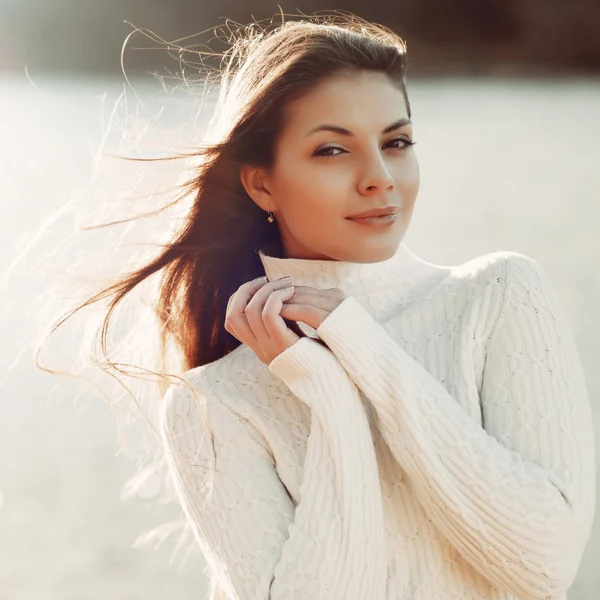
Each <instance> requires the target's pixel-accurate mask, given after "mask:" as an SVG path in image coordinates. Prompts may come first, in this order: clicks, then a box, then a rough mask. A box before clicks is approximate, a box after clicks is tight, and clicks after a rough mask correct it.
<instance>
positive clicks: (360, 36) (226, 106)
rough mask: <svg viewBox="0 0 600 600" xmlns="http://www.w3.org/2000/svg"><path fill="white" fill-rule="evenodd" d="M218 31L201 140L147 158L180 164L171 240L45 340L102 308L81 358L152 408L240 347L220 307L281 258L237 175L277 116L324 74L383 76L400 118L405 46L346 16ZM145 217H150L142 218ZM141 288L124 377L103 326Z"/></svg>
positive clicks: (274, 233)
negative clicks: (129, 381) (190, 374)
mask: <svg viewBox="0 0 600 600" xmlns="http://www.w3.org/2000/svg"><path fill="white" fill-rule="evenodd" d="M290 16H292V15H290ZM227 31H228V33H230V34H231V39H230V47H229V49H228V50H227V51H226V52H224V53H223V54H222V55H219V56H220V58H221V60H222V62H221V65H222V66H221V68H220V69H218V70H217V73H216V80H217V81H218V86H219V95H218V100H217V103H216V108H215V111H214V113H213V115H212V118H211V119H210V122H209V125H208V129H207V131H206V135H205V136H204V139H202V140H198V143H197V147H196V148H194V149H193V151H192V152H188V153H178V154H176V155H174V156H169V157H167V158H158V159H148V160H174V159H187V161H188V165H189V171H188V172H187V176H186V177H185V180H184V181H183V182H181V183H180V184H179V186H178V189H177V193H176V194H175V197H174V199H173V201H172V202H170V203H169V206H170V207H173V206H175V205H177V203H180V204H181V206H182V207H183V208H182V210H180V211H179V217H178V219H177V226H176V227H174V228H173V234H172V236H171V237H170V239H168V240H167V241H166V243H165V244H164V246H163V247H162V248H161V249H160V251H159V252H158V253H157V255H156V256H154V257H153V258H152V259H151V260H145V261H144V262H143V263H142V264H140V265H138V266H137V268H134V269H132V270H131V271H130V272H129V273H127V274H125V275H121V276H119V278H118V280H117V281H115V282H114V283H112V284H111V285H109V286H107V287H104V288H103V289H101V291H98V292H96V293H94V294H93V295H91V296H90V297H87V298H86V299H85V301H84V302H81V303H78V304H77V306H75V308H73V309H71V310H69V311H68V312H67V313H64V314H63V315H62V316H61V317H60V318H59V319H58V320H56V321H55V322H54V323H53V324H52V325H51V326H50V327H49V333H48V335H51V334H52V333H54V331H56V329H58V328H59V327H60V326H62V324H63V323H64V322H65V321H66V320H67V319H69V318H70V317H71V316H73V315H74V314H75V313H76V312H77V311H79V310H81V309H82V308H84V307H89V306H90V305H93V304H96V303H99V302H100V301H107V302H108V306H107V309H106V311H105V313H104V318H103V320H102V323H101V326H99V327H98V328H97V330H96V339H97V341H99V342H100V343H99V347H100V348H101V352H102V356H101V358H100V359H98V358H96V357H95V356H92V358H91V361H92V363H93V364H94V365H95V366H96V367H98V368H99V369H100V370H101V371H102V372H104V373H107V374H109V375H111V376H112V377H114V378H116V379H117V380H118V381H120V379H119V375H128V376H131V377H134V378H135V377H139V378H142V379H145V378H146V377H147V375H148V374H153V375H157V376H158V379H157V380H156V381H154V382H153V385H155V384H158V387H157V388H156V389H157V390H159V393H158V396H157V397H162V394H164V392H165V391H166V389H167V388H168V386H169V385H170V382H171V381H172V379H173V378H175V379H181V378H180V376H181V375H182V374H183V373H184V372H186V371H188V370H190V369H195V368H197V367H201V366H203V365H206V364H208V363H211V362H213V361H216V360H219V359H220V358H222V357H224V356H226V355H227V354H228V353H230V352H231V351H232V350H234V349H235V348H236V347H237V346H239V345H240V342H239V340H237V339H236V338H235V337H234V336H232V335H231V334H230V333H228V332H227V331H226V330H225V329H224V326H223V325H224V320H225V312H226V307H227V302H228V300H229V298H230V296H231V295H232V294H233V293H234V292H235V291H236V290H237V288H238V287H239V286H240V285H241V284H242V283H245V282H247V281H249V280H251V279H254V278H256V277H258V276H261V275H264V269H263V266H262V264H261V261H260V257H259V256H258V255H257V249H258V248H261V247H262V248H265V247H269V248H270V252H269V253H273V254H274V255H275V256H283V254H282V252H283V249H282V245H281V238H280V235H279V232H278V228H277V225H276V224H275V223H270V222H269V221H268V220H267V216H268V215H267V214H266V213H265V212H264V211H263V210H262V209H261V208H259V207H258V206H257V205H256V204H255V203H254V202H253V201H252V200H251V199H250V197H249V196H248V194H247V193H246V191H245V189H244V187H243V186H242V184H241V181H240V176H239V174H240V167H241V165H243V164H251V165H254V166H261V167H267V168H269V167H271V166H272V165H273V162H274V148H275V143H276V140H277V139H278V136H279V135H280V133H281V132H282V130H283V128H284V127H285V107H286V105H287V104H288V103H289V102H290V101H291V100H295V99H297V98H299V97H302V96H303V95H304V94H306V93H307V92H308V91H310V90H311V89H312V88H314V87H315V86H316V85H318V84H319V83H320V82H321V81H323V80H324V79H325V78H327V77H330V76H332V75H337V74H352V73H359V72H361V71H374V72H381V73H385V74H386V75H387V76H388V77H389V79H390V81H391V82H392V83H393V84H394V85H396V86H397V87H398V88H399V89H400V90H401V91H402V93H403V95H404V99H405V101H406V106H407V110H408V114H409V115H410V104H409V102H408V97H407V95H406V88H405V74H406V47H405V44H404V42H403V40H402V39H401V38H400V37H399V36H398V35H396V34H395V33H393V32H392V31H390V30H389V29H387V28H385V27H383V26H381V25H376V24H373V23H370V22H367V21H364V20H362V19H360V18H359V17H356V16H355V15H350V14H347V15H346V16H343V15H342V16H340V15H339V14H337V15H335V14H332V15H320V16H316V15H313V16H311V17H306V16H305V15H302V19H300V20H297V21H289V20H288V21H287V22H282V23H281V24H280V25H279V26H276V27H275V26H271V24H267V25H259V24H258V23H253V24H251V25H249V26H238V27H237V30H235V28H232V26H231V24H228V26H227ZM169 46H170V47H171V48H172V47H173V46H174V45H173V44H172V43H169ZM181 50H182V51H186V49H185V48H181ZM188 52H192V51H191V50H189V51H188ZM194 54H197V55H198V56H201V55H202V53H201V52H197V53H196V52H194ZM213 57H214V55H213ZM213 75H214V73H213V72H212V71H211V70H210V69H206V75H205V77H206V81H209V82H210V81H215V79H212V77H213ZM132 160H139V159H132ZM149 216H152V213H151V214H148V213H145V214H144V215H143V217H144V218H146V219H147V218H148V217H149ZM150 280H152V281H153V282H154V287H153V288H152V289H153V290H154V296H153V297H152V299H151V301H150V303H149V304H150V305H151V308H152V315H153V317H154V318H153V319H148V320H147V322H145V323H144V326H143V328H142V329H143V330H139V331H132V332H130V337H131V340H132V343H133V344H136V343H137V344H138V345H139V344H143V343H144V342H143V338H145V336H147V335H148V331H147V330H148V328H154V332H155V334H154V337H155V339H157V340H159V343H158V344H157V347H156V351H155V352H156V355H155V356H154V357H153V359H152V361H151V365H152V368H150V365H149V366H148V367H142V366H140V365H137V366H136V367H133V369H134V370H127V369H125V368H124V367H125V366H130V367H131V366H132V365H131V363H130V361H129V360H128V361H127V363H122V362H117V361H115V360H111V359H110V358H109V353H108V351H107V336H108V332H109V328H110V326H111V317H112V314H113V312H114V311H115V309H116V308H117V306H118V305H119V304H120V303H121V302H122V301H123V300H124V299H125V298H126V297H127V296H128V295H129V294H130V293H131V292H133V291H134V289H135V288H137V287H138V286H140V285H141V284H142V283H144V282H146V281H150ZM288 326H290V327H291V328H292V329H294V331H296V333H297V334H298V335H301V336H302V335H304V334H303V332H302V331H301V330H300V329H299V328H298V326H297V324H296V323H294V322H288ZM138 329H139V328H138ZM40 349H41V345H40V347H38V349H37V352H36V364H37V366H38V367H39V368H41V369H43V370H45V371H47V372H50V373H55V374H58V371H55V370H52V369H50V368H47V367H45V366H43V365H42V364H41V362H40V361H39V357H38V353H39V350H40ZM133 355H134V354H133V353H132V354H130V355H128V358H131V356H133ZM167 367H168V368H167ZM135 369H137V372H136V370H135ZM123 386H124V387H126V386H125V384H123ZM138 406H139V405H138ZM153 428H154V427H153ZM157 439H158V438H157ZM154 467H156V465H154ZM142 470H143V471H144V473H145V474H147V467H145V468H143V469H140V473H138V476H141V472H142ZM171 491H172V490H171ZM156 531H158V530H155V532H156ZM152 533H153V532H150V534H152ZM163 541H164V537H163ZM161 543H162V542H161Z"/></svg>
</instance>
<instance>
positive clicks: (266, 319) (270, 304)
mask: <svg viewBox="0 0 600 600" xmlns="http://www.w3.org/2000/svg"><path fill="white" fill-rule="evenodd" d="M293 293H294V288H293V287H287V288H284V289H280V290H274V291H273V292H271V294H270V295H269V297H268V298H267V300H266V302H265V305H264V308H263V312H262V319H263V324H264V328H265V331H266V334H267V336H268V337H269V338H271V339H272V340H273V341H274V342H275V343H276V344H281V343H282V342H285V341H288V340H287V335H288V334H289V330H288V327H287V325H286V323H285V321H284V320H283V318H282V317H281V314H280V313H281V309H282V307H283V305H284V304H283V303H284V302H285V300H286V299H287V298H289V297H290V296H291V295H293ZM293 335H295V334H293Z"/></svg>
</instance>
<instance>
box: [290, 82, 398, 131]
mask: <svg viewBox="0 0 600 600" xmlns="http://www.w3.org/2000/svg"><path fill="white" fill-rule="evenodd" d="M286 115H287V117H288V118H287V119H286V123H287V125H286V134H287V135H292V136H294V135H302V136H303V135H305V133H306V132H307V131H308V129H310V128H311V127H313V126H316V125H319V124H323V123H328V124H336V125H341V126H345V127H347V128H349V129H351V130H360V129H364V130H366V131H369V130H371V129H374V130H376V131H377V132H379V131H381V130H382V129H383V127H385V126H386V125H389V124H390V123H391V122H392V121H394V120H397V119H399V118H402V117H405V118H408V112H407V107H406V102H405V101H404V96H403V94H402V91H401V90H400V88H399V87H398V86H397V85H396V84H395V83H394V82H393V81H392V80H391V79H390V78H389V77H388V76H387V75H385V74H384V73H370V72H363V73H360V74H354V75H335V76H332V77H329V78H328V79H326V80H324V81H322V82H321V83H319V84H318V85H317V86H315V87H314V88H313V89H312V90H311V91H310V92H308V93H307V94H305V95H303V96H302V97H300V98H297V99H296V100H293V101H292V102H290V103H289V104H288V106H287V107H286Z"/></svg>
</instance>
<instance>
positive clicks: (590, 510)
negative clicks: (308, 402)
mask: <svg viewBox="0 0 600 600" xmlns="http://www.w3.org/2000/svg"><path fill="white" fill-rule="evenodd" d="M503 260H505V261H506V262H505V268H506V269H507V270H508V275H507V277H506V281H507V282H508V283H506V284H505V286H506V287H505V289H504V290H503V291H504V293H505V296H504V303H503V306H502V309H501V311H500V314H499V315H498V316H497V317H496V318H497V322H496V326H495V329H494V331H493V332H492V334H491V339H490V340H489V341H488V346H487V354H486V361H485V367H484V373H483V380H482V388H481V392H480V398H479V400H480V405H481V411H482V422H483V423H484V426H482V425H481V424H480V423H479V422H478V421H476V420H474V419H473V418H472V417H471V416H469V415H468V414H467V413H466V412H465V411H464V410H463V409H462V408H461V407H460V405H459V404H458V403H457V402H456V401H455V400H454V399H453V398H452V396H451V395H450V394H449V393H448V391H446V389H445V388H444V387H443V386H442V385H441V384H440V383H439V382H438V381H437V380H436V379H435V378H434V377H433V376H432V375H431V374H430V373H428V372H427V371H426V370H425V369H424V368H423V367H422V366H421V364H419V363H418V362H417V361H416V360H414V359H413V358H412V357H411V356H410V355H409V354H408V353H407V352H406V351H404V350H403V349H402V348H401V347H400V346H399V345H398V344H397V343H396V342H395V341H394V340H393V339H392V338H391V337H390V336H389V334H388V333H387V331H386V330H385V329H384V328H383V326H381V325H380V324H379V323H378V322H377V321H375V320H374V319H373V318H372V317H371V316H370V315H369V314H368V312H367V311H365V310H364V309H363V307H362V306H361V305H360V304H359V303H358V301H357V300H356V299H355V298H353V297H352V296H350V297H348V298H346V299H345V300H344V301H343V302H342V303H341V304H340V305H339V306H338V307H337V308H336V309H335V310H334V311H333V312H332V313H330V315H329V316H328V317H327V318H326V319H325V320H324V321H323V323H322V324H321V325H320V327H319V328H318V329H317V334H318V335H319V337H320V338H321V339H323V340H324V341H325V342H326V343H327V345H328V346H329V348H330V349H331V350H332V351H333V352H334V353H335V354H336V356H337V357H338V359H339V360H340V363H341V364H342V365H343V367H344V368H345V369H346V371H347V372H348V374H349V375H350V376H351V378H352V379H353V380H354V381H355V383H356V384H357V385H358V387H359V388H360V389H362V391H363V392H364V393H365V394H366V395H367V397H368V398H369V399H370V400H371V402H372V404H373V406H374V408H375V411H376V413H377V418H378V424H379V427H380V430H381V433H382V435H383V436H384V438H385V440H386V442H387V444H388V445H389V447H390V450H391V452H392V454H393V456H394V458H395V459H396V460H397V461H398V463H399V465H400V466H401V467H402V468H403V469H404V470H405V472H406V473H407V475H408V476H409V477H410V479H411V481H412V483H413V486H414V489H415V492H416V494H417V495H418V497H419V500H420V501H421V503H422V505H423V507H424V509H425V510H426V512H427V514H428V516H429V517H430V518H431V520H432V522H433V523H434V524H435V525H436V526H437V527H438V529H439V530H440V531H441V532H442V533H443V534H444V535H445V536H446V538H447V539H448V540H449V542H450V543H451V544H452V545H453V546H454V547H455V548H456V549H457V550H458V551H459V552H460V553H461V555H462V556H463V557H464V558H465V559H466V560H467V561H468V562H469V563H470V564H471V565H472V566H473V567H474V568H475V569H477V570H478V572H479V573H481V574H482V575H483V576H484V577H486V578H487V579H488V580H489V581H490V582H492V583H493V584H494V585H495V586H497V587H498V588H500V589H503V590H505V591H507V592H512V593H514V594H515V595H516V596H518V597H519V598H527V599H553V598H559V597H561V595H562V594H564V592H565V591H566V590H567V588H568V587H569V586H570V585H571V584H572V582H573V581H574V579H575V576H576V574H577V570H578V567H579V563H580V560H581V557H582V554H583V551H584V548H585V545H586V543H587V540H588V539H589V535H590V532H591V525H592V521H593V518H594V509H595V499H596V488H595V470H596V467H595V442H594V433H593V424H592V415H591V409H590V404H589V398H588V392H587V388H586V383H585V379H584V374H583V371H582V368H581V365H580V361H579V356H578V352H577V348H576V345H575V342H574V338H573V335H572V331H571V329H570V327H569V325H568V323H567V320H566V317H565V314H564V310H563V307H562V305H561V303H560V301H559V298H558V295H557V293H556V291H555V289H554V287H553V286H552V285H551V283H550V282H549V280H548V278H547V276H546V275H545V274H544V272H543V271H542V270H541V269H540V267H539V266H538V265H537V263H536V262H535V261H534V260H533V259H531V258H529V257H527V256H525V255H522V254H518V253H514V254H510V255H509V256H508V257H506V258H505V259H503ZM500 285H502V284H501V283H500ZM464 378H465V379H466V380H469V379H472V378H473V374H465V376H464ZM484 427H485V428H484Z"/></svg>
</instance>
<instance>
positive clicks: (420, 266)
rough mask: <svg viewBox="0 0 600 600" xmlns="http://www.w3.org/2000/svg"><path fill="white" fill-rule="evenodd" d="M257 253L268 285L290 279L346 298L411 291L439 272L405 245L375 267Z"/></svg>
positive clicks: (402, 244)
mask: <svg viewBox="0 0 600 600" xmlns="http://www.w3.org/2000/svg"><path fill="white" fill-rule="evenodd" d="M266 251H267V250H266V249H263V248H260V249H258V252H257V254H258V256H259V257H260V260H261V262H262V264H263V267H264V269H265V273H266V275H267V277H268V278H269V281H274V280H275V279H279V278H280V277H285V276H287V275H291V277H292V282H293V284H294V285H304V286H312V287H316V288H321V289H324V288H330V287H336V288H340V289H341V290H343V291H344V292H346V293H347V294H351V295H356V296H363V295H364V296H369V295H371V294H372V293H374V292H376V291H377V290H380V289H382V288H386V287H393V288H394V290H395V291H397V292H398V291H403V290H407V289H409V288H411V287H412V286H413V285H415V284H417V283H418V282H419V281H421V280H422V278H423V276H424V275H426V274H427V273H430V272H431V271H432V269H433V270H437V269H439V267H437V266H436V265H433V264H431V263H428V262H426V261H424V260H422V259H420V258H419V257H418V256H417V255H416V254H414V253H413V252H411V251H410V250H409V249H408V248H407V246H406V245H405V244H404V243H401V244H400V245H399V246H398V249H397V251H396V253H395V254H394V255H393V256H391V257H390V258H388V259H386V260H383V261H380V262H375V263H356V262H347V261H339V260H313V259H304V258H278V257H275V256H271V255H269V254H266Z"/></svg>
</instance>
